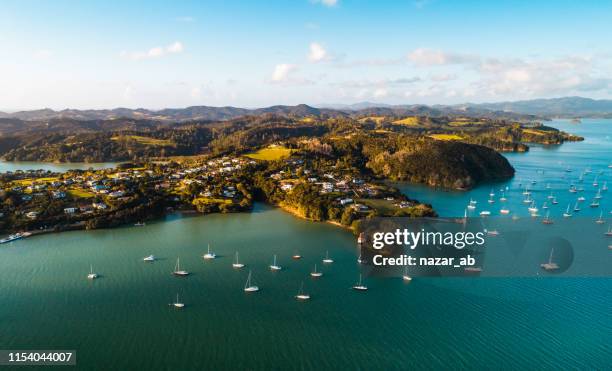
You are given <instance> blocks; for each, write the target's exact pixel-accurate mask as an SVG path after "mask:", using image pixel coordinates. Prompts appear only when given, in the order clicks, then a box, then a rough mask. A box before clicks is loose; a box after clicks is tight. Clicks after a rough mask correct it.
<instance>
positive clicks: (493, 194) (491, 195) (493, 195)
mask: <svg viewBox="0 0 612 371" xmlns="http://www.w3.org/2000/svg"><path fill="white" fill-rule="evenodd" d="M489 197H495V192H493V188H491V192H490V193H489Z"/></svg>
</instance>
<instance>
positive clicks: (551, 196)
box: [546, 191, 555, 200]
mask: <svg viewBox="0 0 612 371" xmlns="http://www.w3.org/2000/svg"><path fill="white" fill-rule="evenodd" d="M546 198H548V199H549V200H552V199H553V198H555V195H553V192H552V191H550V194H549V195H548V196H547V197H546Z"/></svg>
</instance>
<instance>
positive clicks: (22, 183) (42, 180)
mask: <svg viewBox="0 0 612 371" xmlns="http://www.w3.org/2000/svg"><path fill="white" fill-rule="evenodd" d="M57 180H59V178H57V177H50V178H36V179H21V180H14V181H13V184H15V185H19V186H22V187H25V186H29V185H32V183H34V182H36V183H51V182H55V181H57Z"/></svg>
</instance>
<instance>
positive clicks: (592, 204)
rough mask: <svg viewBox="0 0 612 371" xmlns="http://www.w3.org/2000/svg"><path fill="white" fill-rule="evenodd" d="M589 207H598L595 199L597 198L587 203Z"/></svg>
mask: <svg viewBox="0 0 612 371" xmlns="http://www.w3.org/2000/svg"><path fill="white" fill-rule="evenodd" d="M589 207H593V208H595V207H599V201H597V200H593V202H591V204H590V205H589Z"/></svg>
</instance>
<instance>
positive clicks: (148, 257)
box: [142, 255, 155, 262]
mask: <svg viewBox="0 0 612 371" xmlns="http://www.w3.org/2000/svg"><path fill="white" fill-rule="evenodd" d="M142 260H144V261H146V262H154V261H155V255H149V256H146V257H144V258H142Z"/></svg>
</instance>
